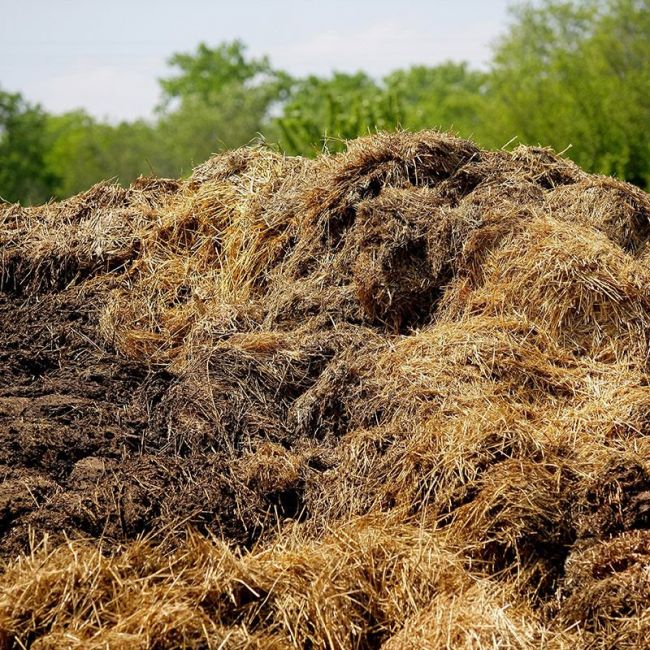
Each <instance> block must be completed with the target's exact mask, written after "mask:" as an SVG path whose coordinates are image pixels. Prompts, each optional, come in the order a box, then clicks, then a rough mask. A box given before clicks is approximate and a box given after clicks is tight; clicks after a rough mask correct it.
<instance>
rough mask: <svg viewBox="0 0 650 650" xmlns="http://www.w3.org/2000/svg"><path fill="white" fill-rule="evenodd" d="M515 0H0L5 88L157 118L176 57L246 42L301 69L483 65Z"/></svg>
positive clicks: (253, 50)
mask: <svg viewBox="0 0 650 650" xmlns="http://www.w3.org/2000/svg"><path fill="white" fill-rule="evenodd" d="M510 4H512V0H484V1H481V0H428V1H427V0H347V1H345V0H330V1H326V0H321V1H320V2H317V1H312V0H302V1H299V0H266V1H265V2H263V1H258V2H253V1H252V0H230V1H222V0H213V1H212V2H209V1H208V0H175V1H170V0H155V1H154V0H0V88H2V89H3V90H6V91H11V92H20V93H22V94H23V95H24V96H25V97H26V98H27V99H28V100H29V101H31V102H38V103H40V104H41V105H42V106H43V107H44V108H45V109H47V110H48V111H51V112H54V113H60V112H64V111H68V110H73V109H76V108H83V109H85V110H87V111H88V112H90V113H91V114H93V115H95V116H96V117H98V118H101V119H108V120H110V121H112V122H116V121H119V120H132V119H136V118H140V117H142V118H148V117H151V115H152V113H153V109H154V107H155V105H156V103H157V102H158V99H159V86H158V82H157V79H158V78H160V77H164V76H168V75H169V73H170V69H169V67H168V66H167V60H168V58H169V56H170V55H171V54H172V53H174V52H191V51H193V50H194V49H195V48H196V46H197V45H198V43H199V42H201V41H203V42H205V43H207V44H208V45H216V44H218V43H220V42H222V41H224V40H233V39H236V38H238V39H241V40H243V41H244V42H245V43H246V44H247V45H248V48H249V50H248V52H249V54H251V55H255V56H257V55H262V54H267V55H268V56H269V57H270V59H271V62H272V64H273V65H275V66H276V67H278V68H281V69H284V70H287V71H288V72H290V73H292V74H295V75H305V74H312V73H313V74H319V75H326V74H328V73H330V72H332V71H334V70H338V71H345V72H353V71H357V70H359V69H361V70H365V71H366V72H369V73H370V74H372V75H373V76H376V77H380V76H382V75H384V74H386V73H388V72H390V71H391V70H394V69H396V68H403V67H407V66H409V65H413V64H427V65H435V64H437V63H441V62H443V61H445V60H449V59H451V60H456V61H463V60H464V61H468V62H469V63H470V64H472V65H473V66H475V67H484V66H485V65H486V63H487V61H488V59H489V57H490V46H491V45H492V43H493V42H494V41H495V39H496V38H497V37H498V35H499V34H500V33H501V32H502V31H503V29H504V27H505V25H506V24H507V20H508V18H507V7H508V5H510Z"/></svg>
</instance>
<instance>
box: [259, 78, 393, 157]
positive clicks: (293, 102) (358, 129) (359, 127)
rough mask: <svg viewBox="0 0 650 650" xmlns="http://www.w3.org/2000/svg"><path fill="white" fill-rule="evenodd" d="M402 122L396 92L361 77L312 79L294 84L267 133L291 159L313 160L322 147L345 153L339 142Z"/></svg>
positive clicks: (391, 127)
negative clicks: (308, 156)
mask: <svg viewBox="0 0 650 650" xmlns="http://www.w3.org/2000/svg"><path fill="white" fill-rule="evenodd" d="M402 121H403V110H402V105H401V102H400V101H399V97H398V95H397V93H396V92H393V91H392V90H388V89H386V88H384V87H383V86H381V85H379V84H377V82H375V81H374V80H373V79H372V78H371V77H369V76H368V75H367V74H365V73H363V72H358V73H356V74H345V73H340V72H337V73H334V74H333V75H332V76H331V77H329V78H321V77H316V76H310V77H307V78H306V79H303V80H300V81H297V82H296V83H295V84H294V87H293V88H292V92H291V95H290V97H289V99H288V101H287V102H286V103H285V105H284V106H283V111H282V114H281V115H280V116H279V117H278V118H276V119H275V120H274V121H273V123H272V124H271V125H270V127H269V129H268V132H269V133H270V134H271V137H272V138H274V139H277V140H278V141H279V143H280V146H281V147H282V148H283V149H284V150H285V151H287V152H288V153H291V154H302V155H313V154H314V153H317V152H318V151H320V150H321V149H322V148H323V147H324V146H325V147H327V148H328V149H329V150H333V151H336V150H340V149H341V148H343V146H344V145H343V142H342V140H343V139H349V138H355V137H357V136H359V135H364V134H367V133H369V132H372V131H375V130H376V129H387V130H389V129H394V128H395V127H397V126H400V125H401V123H402Z"/></svg>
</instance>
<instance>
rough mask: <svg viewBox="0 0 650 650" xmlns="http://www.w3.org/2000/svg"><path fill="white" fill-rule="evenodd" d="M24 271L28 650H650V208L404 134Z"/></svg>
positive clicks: (114, 201) (21, 215)
mask: <svg viewBox="0 0 650 650" xmlns="http://www.w3.org/2000/svg"><path fill="white" fill-rule="evenodd" d="M0 253H1V254H0V289H1V290H0V322H1V326H2V338H1V339H0V440H1V445H0V555H1V556H2V565H1V568H0V647H6V648H12V647H15V648H23V647H29V646H31V647H35V648H41V649H44V648H79V649H81V648H129V649H133V648H143V649H144V648H177V647H191V648H223V649H227V648H259V649H263V648H276V649H279V648H313V649H316V648H385V649H386V650H398V649H399V650H404V649H412V650H416V649H419V648H476V649H482V648H531V649H532V648H540V647H544V648H564V647H566V648H571V649H572V650H578V649H581V648H640V647H647V644H648V639H650V385H649V381H648V380H649V377H650V196H648V195H647V194H645V193H644V192H642V191H641V190H639V189H636V188H634V187H633V186H631V185H628V184H626V183H622V182H619V181H616V180H613V179H610V178H604V177H599V176H593V175H589V174H587V173H585V172H583V171H581V170H580V169H579V168H578V167H576V166H575V165H574V164H572V163H571V162H569V161H567V160H564V159H562V158H560V157H558V156H556V155H555V154H553V153H552V152H551V151H549V150H546V149H539V148H525V147H520V148H518V149H516V150H514V151H513V152H507V151H498V152H490V151H481V150H480V149H478V148H477V147H476V146H475V145H473V144H472V143H471V142H467V141H464V140H460V139H458V138H455V137H453V136H451V135H447V134H441V133H437V132H421V133H416V134H409V133H396V134H379V135H375V136H372V137H366V138H361V139H358V140H355V141H352V142H350V143H349V145H348V149H347V151H346V152H345V153H341V154H336V155H322V156H320V157H319V158H317V159H316V160H306V159H302V158H289V157H283V156H281V155H278V154H277V153H274V152H273V151H270V150H268V149H263V148H249V149H241V150H238V151H234V152H230V153H226V154H223V155H220V156H217V157H214V158H212V159H211V160H209V161H208V162H206V163H205V164H203V165H201V166H200V167H198V168H197V169H195V170H194V173H193V174H192V176H191V177H190V178H188V179H186V180H180V181H173V180H165V179H144V178H143V179H139V180H138V181H137V182H136V183H134V185H132V186H131V187H130V188H128V189H122V188H120V187H118V186H116V185H111V184H100V185H97V186H95V187H93V188H92V189H90V190H89V191H88V192H86V193H85V194H81V195H79V196H76V197H73V198H71V199H69V200H66V201H63V202H60V203H50V204H48V205H44V206H41V207H33V208H21V207H19V206H16V205H8V204H4V205H2V206H0Z"/></svg>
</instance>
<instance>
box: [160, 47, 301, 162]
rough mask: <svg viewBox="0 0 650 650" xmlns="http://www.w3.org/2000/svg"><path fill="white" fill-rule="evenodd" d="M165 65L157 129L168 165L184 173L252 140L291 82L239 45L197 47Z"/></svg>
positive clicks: (161, 83)
mask: <svg viewBox="0 0 650 650" xmlns="http://www.w3.org/2000/svg"><path fill="white" fill-rule="evenodd" d="M169 63H170V65H171V66H172V68H174V69H175V74H173V75H172V76H170V77H168V78H166V79H162V80H161V81H160V85H161V88H162V91H163V98H162V102H161V105H160V107H159V116H160V120H159V129H160V134H161V137H162V138H164V139H166V141H167V142H168V143H169V145H170V151H169V156H170V158H171V160H172V161H173V164H174V165H175V166H176V167H177V168H182V169H183V170H184V171H187V170H188V168H189V167H191V164H193V163H198V162H202V161H203V160H204V159H205V158H207V157H208V156H209V155H210V154H211V153H213V152H215V151H218V150H221V149H227V148H234V147H238V146H242V145H245V144H248V143H249V142H250V141H251V140H253V139H255V138H256V137H257V136H258V135H259V134H260V133H261V132H262V130H263V128H264V125H265V123H266V122H267V119H268V118H269V115H270V113H271V111H272V110H273V107H274V106H275V105H277V104H279V103H280V102H282V101H283V100H284V99H285V98H286V95H287V92H288V89H289V87H290V83H291V80H290V78H289V76H288V75H287V74H286V73H284V72H281V71H278V70H275V69H274V68H273V67H272V66H271V64H270V62H269V60H268V58H267V57H262V58H259V59H257V58H249V57H247V56H246V47H245V46H244V44H243V43H242V42H241V41H233V42H230V43H222V44H221V45H218V46H217V47H215V48H210V47H208V46H207V45H205V44H204V43H201V44H200V45H199V46H198V48H197V50H196V52H195V53H193V54H187V53H181V54H174V55H173V56H172V57H171V59H170V60H169Z"/></svg>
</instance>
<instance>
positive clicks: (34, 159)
mask: <svg viewBox="0 0 650 650" xmlns="http://www.w3.org/2000/svg"><path fill="white" fill-rule="evenodd" d="M46 119H47V118H46V115H45V113H44V112H43V111H42V110H41V108H40V107H39V106H33V105H31V104H29V103H27V102H26V101H25V100H24V99H23V97H22V96H21V95H20V94H19V93H8V92H4V91H2V90H0V199H4V200H5V201H12V202H13V201H21V202H22V203H42V202H43V201H47V200H48V199H49V198H50V197H51V196H52V194H53V191H54V187H55V185H56V183H57V180H58V179H57V177H56V175H55V174H54V173H53V172H52V171H51V170H50V168H49V167H48V166H47V164H46V163H45V155H46V151H47V138H46Z"/></svg>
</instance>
